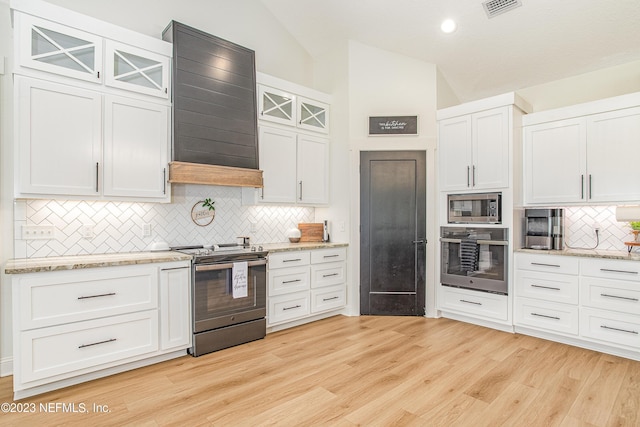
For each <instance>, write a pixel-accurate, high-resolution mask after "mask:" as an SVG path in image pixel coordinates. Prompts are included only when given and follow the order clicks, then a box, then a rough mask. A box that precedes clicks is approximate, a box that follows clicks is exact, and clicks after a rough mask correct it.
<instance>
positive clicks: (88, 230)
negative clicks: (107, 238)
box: [80, 225, 96, 240]
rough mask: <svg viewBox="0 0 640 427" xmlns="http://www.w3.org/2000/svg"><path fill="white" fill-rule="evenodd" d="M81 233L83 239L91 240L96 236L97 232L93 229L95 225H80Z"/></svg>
mask: <svg viewBox="0 0 640 427" xmlns="http://www.w3.org/2000/svg"><path fill="white" fill-rule="evenodd" d="M80 235H81V236H82V238H83V239H87V240H91V239H93V238H94V237H96V233H95V231H94V230H93V225H83V226H82V227H80Z"/></svg>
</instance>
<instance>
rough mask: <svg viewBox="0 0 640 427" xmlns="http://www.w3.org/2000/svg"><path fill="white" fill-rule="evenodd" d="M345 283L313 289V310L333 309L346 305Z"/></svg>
mask: <svg viewBox="0 0 640 427" xmlns="http://www.w3.org/2000/svg"><path fill="white" fill-rule="evenodd" d="M346 296H347V290H346V288H345V286H344V285H338V286H331V287H327V288H322V289H314V290H312V291H311V312H312V313H318V312H321V311H327V310H333V309H336V308H341V307H344V306H345V304H346V301H347V298H346Z"/></svg>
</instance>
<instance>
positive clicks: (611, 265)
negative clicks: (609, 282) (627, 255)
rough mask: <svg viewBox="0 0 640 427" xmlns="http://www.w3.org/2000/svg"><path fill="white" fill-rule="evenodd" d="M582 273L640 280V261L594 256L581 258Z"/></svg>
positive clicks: (583, 274)
mask: <svg viewBox="0 0 640 427" xmlns="http://www.w3.org/2000/svg"><path fill="white" fill-rule="evenodd" d="M580 273H581V275H582V276H591V277H602V278H605V279H620V280H632V281H634V282H640V262H637V261H623V260H604V259H593V258H590V259H582V260H580Z"/></svg>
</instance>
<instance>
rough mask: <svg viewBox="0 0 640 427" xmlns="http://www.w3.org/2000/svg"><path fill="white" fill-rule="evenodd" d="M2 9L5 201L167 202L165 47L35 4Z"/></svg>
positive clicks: (22, 1) (28, 0) (33, 0)
mask: <svg viewBox="0 0 640 427" xmlns="http://www.w3.org/2000/svg"><path fill="white" fill-rule="evenodd" d="M11 8H12V12H13V16H14V23H15V27H14V38H15V41H14V46H15V58H16V67H15V70H14V74H15V77H14V81H15V88H16V96H15V97H14V99H15V108H14V109H15V112H16V115H17V117H16V126H15V129H14V131H15V144H16V148H15V156H16V164H17V165H19V167H16V170H15V196H16V197H24V198H38V197H46V198H51V197H59V198H68V197H73V198H80V197H82V198H88V199H94V200H95V199H116V200H129V201H131V200H134V201H135V200H140V201H156V202H170V201H171V196H170V189H169V187H168V185H167V178H168V177H167V166H168V161H169V153H170V151H169V150H170V145H169V135H170V127H169V118H170V114H171V111H170V108H171V102H170V93H169V87H170V81H169V78H170V73H169V71H170V70H169V67H170V66H171V55H172V49H171V48H172V46H171V44H170V43H167V42H164V41H162V40H160V39H154V38H152V37H149V36H145V35H143V34H139V33H136V32H133V31H130V30H127V29H124V28H120V27H117V26H115V25H112V24H109V23H106V22H103V21H99V20H97V19H94V18H91V17H88V16H84V15H81V14H78V13H76V12H73V11H70V10H67V9H63V8H60V7H58V6H55V5H52V4H49V3H46V2H42V1H39V0H12V2H11ZM44 16H46V17H47V19H44V18H42V17H44Z"/></svg>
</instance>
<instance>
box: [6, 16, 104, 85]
mask: <svg viewBox="0 0 640 427" xmlns="http://www.w3.org/2000/svg"><path fill="white" fill-rule="evenodd" d="M15 17H16V25H17V26H18V31H19V36H18V42H19V46H18V52H17V53H18V58H19V60H18V62H19V64H20V65H21V66H23V67H27V68H33V69H36V70H41V71H46V72H49V73H55V74H59V75H62V76H65V77H72V78H76V79H81V80H85V81H89V82H94V83H101V81H102V76H101V75H100V70H101V69H102V42H103V39H102V37H99V36H96V35H94V34H89V33H86V32H84V31H80V30H77V29H75V28H70V27H67V26H65V25H61V24H58V23H55V22H50V21H47V20H45V19H40V18H37V17H34V16H31V15H26V14H22V13H16V14H15Z"/></svg>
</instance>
